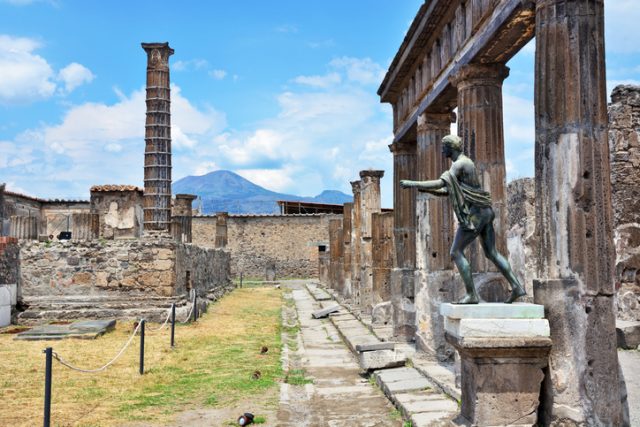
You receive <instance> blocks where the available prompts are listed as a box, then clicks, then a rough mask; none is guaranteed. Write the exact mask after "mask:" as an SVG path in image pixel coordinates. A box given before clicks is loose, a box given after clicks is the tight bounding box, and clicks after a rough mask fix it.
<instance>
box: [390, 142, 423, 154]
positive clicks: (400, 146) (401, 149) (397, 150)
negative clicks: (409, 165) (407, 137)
mask: <svg viewBox="0 0 640 427" xmlns="http://www.w3.org/2000/svg"><path fill="white" fill-rule="evenodd" d="M416 146H417V144H416V143H415V142H414V143H410V142H394V143H393V144H389V151H391V152H392V153H393V155H394V156H397V155H402V154H413V155H415V154H416Z"/></svg>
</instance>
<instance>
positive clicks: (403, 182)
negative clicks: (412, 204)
mask: <svg viewBox="0 0 640 427" xmlns="http://www.w3.org/2000/svg"><path fill="white" fill-rule="evenodd" d="M415 186H416V183H415V181H409V180H408V179H402V180H400V188H411V187H415Z"/></svg>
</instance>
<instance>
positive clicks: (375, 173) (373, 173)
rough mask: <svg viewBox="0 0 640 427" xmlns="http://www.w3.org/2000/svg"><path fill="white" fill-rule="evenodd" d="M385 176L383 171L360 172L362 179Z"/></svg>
mask: <svg viewBox="0 0 640 427" xmlns="http://www.w3.org/2000/svg"><path fill="white" fill-rule="evenodd" d="M383 176H384V171H383V170H372V169H367V170H362V171H360V178H364V177H372V178H382V177H383Z"/></svg>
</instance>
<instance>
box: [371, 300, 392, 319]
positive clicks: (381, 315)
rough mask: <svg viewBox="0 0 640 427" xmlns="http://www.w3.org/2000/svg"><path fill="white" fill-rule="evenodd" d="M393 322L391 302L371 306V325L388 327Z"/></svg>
mask: <svg viewBox="0 0 640 427" xmlns="http://www.w3.org/2000/svg"><path fill="white" fill-rule="evenodd" d="M392 320H393V306H392V305H391V301H385V302H382V303H380V304H376V305H374V306H373V309H372V310H371V323H372V324H373V325H388V324H389V323H391V321H392Z"/></svg>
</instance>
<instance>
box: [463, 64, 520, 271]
mask: <svg viewBox="0 0 640 427" xmlns="http://www.w3.org/2000/svg"><path fill="white" fill-rule="evenodd" d="M508 75H509V68H508V67H506V66H505V65H504V64H469V65H465V66H463V67H462V68H461V69H460V71H459V72H458V74H457V75H456V76H455V78H453V79H451V83H452V84H454V85H455V86H457V88H458V135H460V137H461V138H462V141H463V143H464V151H465V154H467V155H468V156H469V157H470V158H471V159H472V160H473V161H474V163H475V165H476V170H477V172H478V178H479V179H480V183H481V184H482V188H484V189H485V190H487V191H489V192H491V199H492V205H493V210H494V212H495V214H496V218H495V220H494V222H493V226H494V228H495V231H496V249H498V252H500V253H501V254H504V255H505V256H506V255H507V253H506V249H507V240H506V235H505V233H506V229H507V215H506V209H505V202H506V200H507V189H506V167H505V161H504V131H503V123H502V82H503V81H504V79H505V78H507V76H508ZM469 261H470V262H471V266H472V269H473V271H474V272H487V271H497V269H496V268H495V266H494V265H493V264H492V263H491V262H490V261H489V260H487V259H486V258H485V256H484V254H483V252H482V248H481V246H480V242H478V241H477V242H475V243H473V244H472V245H470V259H469Z"/></svg>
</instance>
